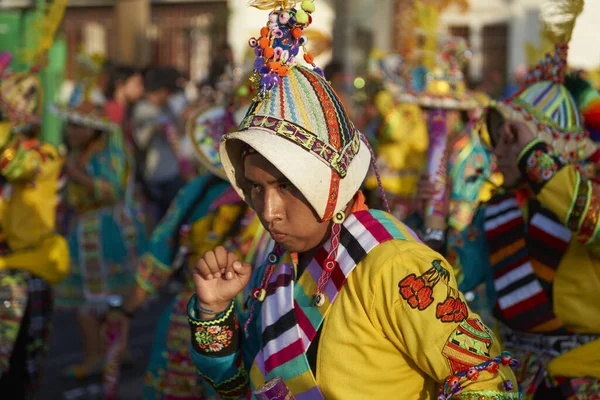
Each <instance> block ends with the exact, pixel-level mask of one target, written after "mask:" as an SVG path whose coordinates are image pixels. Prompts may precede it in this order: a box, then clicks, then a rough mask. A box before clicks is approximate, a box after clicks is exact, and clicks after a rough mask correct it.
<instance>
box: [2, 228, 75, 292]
mask: <svg viewBox="0 0 600 400" xmlns="http://www.w3.org/2000/svg"><path fill="white" fill-rule="evenodd" d="M69 260H70V258H69V245H68V244H67V241H66V239H65V238H64V237H62V236H61V235H58V234H54V235H51V236H48V237H46V238H44V239H42V241H41V243H39V244H38V245H37V246H36V247H33V248H31V249H26V250H21V251H17V252H13V253H9V254H8V255H5V256H2V257H0V270H2V269H18V270H24V271H28V272H31V273H32V274H34V275H36V276H39V277H40V278H42V279H44V280H45V281H47V282H48V283H49V284H51V285H55V284H57V283H59V282H61V281H62V280H63V279H65V278H66V276H67V275H68V273H69Z"/></svg>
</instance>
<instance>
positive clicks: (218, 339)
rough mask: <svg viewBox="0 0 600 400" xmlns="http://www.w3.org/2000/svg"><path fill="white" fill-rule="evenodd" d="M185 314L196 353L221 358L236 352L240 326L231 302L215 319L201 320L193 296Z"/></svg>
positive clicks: (194, 296)
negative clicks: (186, 314)
mask: <svg viewBox="0 0 600 400" xmlns="http://www.w3.org/2000/svg"><path fill="white" fill-rule="evenodd" d="M187 313H188V322H189V324H190V330H191V334H192V347H193V348H194V350H195V351H196V352H198V353H199V354H203V355H205V356H208V357H223V356H228V355H231V354H234V353H235V352H236V351H237V350H238V347H239V334H240V332H239V331H240V325H239V323H238V319H237V315H236V312H235V306H234V302H233V301H232V302H231V304H230V305H229V307H227V309H226V310H225V311H224V312H223V313H221V314H219V315H217V316H216V318H213V319H209V320H201V319H199V316H198V312H197V311H196V295H193V296H192V298H191V299H190V302H189V303H188V307H187Z"/></svg>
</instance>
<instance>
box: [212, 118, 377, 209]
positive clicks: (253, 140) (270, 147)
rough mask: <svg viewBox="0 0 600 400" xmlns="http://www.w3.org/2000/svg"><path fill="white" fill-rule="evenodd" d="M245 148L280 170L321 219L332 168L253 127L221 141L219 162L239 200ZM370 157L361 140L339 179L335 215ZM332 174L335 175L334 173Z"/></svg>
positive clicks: (359, 182) (358, 183) (357, 184)
mask: <svg viewBox="0 0 600 400" xmlns="http://www.w3.org/2000/svg"><path fill="white" fill-rule="evenodd" d="M245 145H248V146H250V147H252V148H253V149H254V150H256V152H257V153H259V154H260V155H262V156H263V157H264V158H265V159H267V161H269V162H270V163H271V164H273V166H274V167H275V168H277V170H278V171H280V172H281V173H282V174H283V175H284V176H285V177H286V178H287V179H288V180H289V181H290V182H291V183H292V184H293V185H294V186H295V187H296V188H297V189H298V190H299V191H300V193H302V195H303V196H304V197H305V198H306V199H307V201H308V202H309V203H310V205H311V206H312V207H313V209H314V210H315V212H316V213H317V214H318V215H319V217H320V218H322V219H323V218H324V215H325V212H326V209H327V201H328V197H329V191H330V185H331V174H332V169H331V168H330V167H329V166H328V165H327V164H325V162H323V161H321V160H319V159H318V158H317V157H316V156H315V155H313V154H311V153H310V152H308V151H307V150H304V149H303V148H301V147H300V146H299V145H298V144H295V143H294V142H292V141H290V140H288V139H285V138H283V137H281V136H278V135H277V134H275V133H274V132H272V131H270V130H268V129H266V128H252V129H248V130H245V131H240V132H235V133H230V134H228V135H225V136H224V137H223V139H222V140H221V146H220V153H221V162H222V164H223V169H224V171H225V174H226V175H227V178H228V179H229V181H230V182H231V184H232V185H233V187H234V189H235V190H236V191H237V192H238V194H239V195H240V197H242V199H244V200H246V201H248V199H246V195H245V193H244V190H243V184H244V180H245V177H244V165H243V162H244V160H243V158H242V153H243V151H244V146H245ZM370 161H371V156H370V153H369V149H368V148H367V146H366V145H365V144H364V143H363V142H362V141H361V144H360V148H359V151H358V153H357V154H356V155H355V157H354V159H353V160H352V162H351V163H350V166H349V168H348V171H347V174H346V176H345V177H344V178H343V179H341V180H340V184H339V192H338V198H337V202H336V204H335V210H334V213H335V212H338V211H340V210H343V209H344V208H345V207H346V205H347V204H348V203H349V202H350V200H351V199H352V198H353V196H354V195H355V194H356V192H357V191H358V190H360V187H361V185H362V183H363V181H364V180H365V178H366V176H367V172H368V170H369V166H370ZM333 173H335V172H333Z"/></svg>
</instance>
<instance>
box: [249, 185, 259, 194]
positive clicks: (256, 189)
mask: <svg viewBox="0 0 600 400" xmlns="http://www.w3.org/2000/svg"><path fill="white" fill-rule="evenodd" d="M261 190H262V187H261V186H260V185H257V184H256V183H251V184H250V191H251V192H252V193H260V191H261Z"/></svg>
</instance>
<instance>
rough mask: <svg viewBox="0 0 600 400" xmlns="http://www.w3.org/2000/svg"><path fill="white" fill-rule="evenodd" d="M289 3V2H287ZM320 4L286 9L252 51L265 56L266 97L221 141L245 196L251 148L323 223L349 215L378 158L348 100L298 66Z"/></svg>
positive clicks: (261, 92) (260, 84)
mask: <svg viewBox="0 0 600 400" xmlns="http://www.w3.org/2000/svg"><path fill="white" fill-rule="evenodd" d="M279 3H281V2H279ZM313 11H314V4H313V2H312V1H311V0H305V1H303V2H302V5H301V8H296V7H294V6H293V4H292V6H291V7H287V8H285V7H280V8H277V9H275V10H274V11H272V12H271V13H270V15H269V22H268V24H267V25H266V26H265V27H263V28H262V29H261V36H260V37H259V38H258V39H257V38H252V39H251V40H250V45H251V46H253V47H254V48H255V53H256V56H257V59H256V62H255V65H254V67H255V70H254V80H255V82H256V84H257V88H258V94H257V96H256V98H255V101H254V102H253V103H252V105H251V106H250V109H249V110H248V112H247V114H246V117H245V118H244V121H243V122H242V123H241V125H240V127H239V131H238V132H235V133H231V134H228V135H225V136H224V138H223V139H222V141H221V147H220V153H221V162H222V164H223V167H224V169H225V173H226V174H227V176H228V178H229V180H230V181H231V182H232V184H233V186H234V188H235V189H236V190H237V191H238V193H239V194H240V196H242V198H244V192H243V190H242V189H241V184H240V180H241V179H242V177H243V172H242V171H243V157H242V154H243V152H244V150H245V149H246V148H247V147H248V146H249V147H251V148H253V149H254V150H255V151H256V152H258V153H259V154H261V155H262V156H263V157H265V158H266V159H267V160H268V161H269V162H270V163H271V164H273V165H274V166H275V167H276V168H277V169H278V170H279V171H280V172H281V173H283V174H284V175H285V176H286V177H287V178H288V179H289V180H290V182H291V183H292V184H293V185H294V186H295V187H296V188H297V189H298V190H299V191H300V192H301V193H302V194H303V195H304V197H305V198H306V199H307V201H308V202H309V203H310V204H311V206H312V207H313V208H314V210H315V211H316V212H317V214H318V215H319V217H320V218H321V219H322V220H323V221H327V220H330V219H332V217H333V216H334V215H335V214H336V213H337V212H339V211H343V210H344V208H345V207H346V205H347V204H348V203H349V202H350V200H351V199H352V197H353V196H354V195H355V194H356V192H357V191H358V190H359V189H360V186H361V184H362V182H363V180H364V179H365V176H366V175H367V172H368V170H369V165H370V161H371V155H370V152H369V149H368V147H367V145H366V144H365V142H364V141H363V140H362V137H363V136H362V134H361V133H360V132H359V131H358V130H357V129H356V128H355V127H354V124H353V123H352V121H350V119H349V117H348V114H347V113H346V110H345V109H344V106H343V104H342V103H341V101H340V99H339V98H338V96H337V95H336V93H335V92H334V90H333V89H332V87H331V85H330V84H329V83H328V82H327V81H326V80H325V78H324V77H323V75H322V71H321V70H320V69H319V68H317V67H316V66H315V65H314V62H313V61H314V60H313V58H312V56H311V55H310V53H308V52H306V50H305V51H304V59H305V61H306V62H307V63H309V64H312V68H308V67H306V66H299V65H297V61H296V59H297V58H298V52H299V48H303V46H304V45H305V44H306V41H307V40H306V37H305V36H304V35H303V29H304V28H305V27H307V26H308V25H310V22H311V21H312V17H311V15H310V14H311V13H312V12H313Z"/></svg>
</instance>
